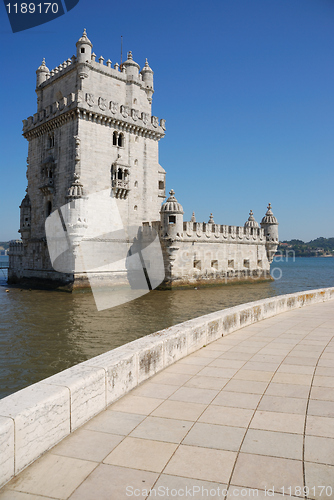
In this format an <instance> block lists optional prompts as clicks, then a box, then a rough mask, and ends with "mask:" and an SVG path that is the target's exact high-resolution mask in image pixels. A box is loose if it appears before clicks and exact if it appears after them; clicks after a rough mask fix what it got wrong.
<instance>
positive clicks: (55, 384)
mask: <svg viewBox="0 0 334 500" xmlns="http://www.w3.org/2000/svg"><path fill="white" fill-rule="evenodd" d="M327 300H334V288H325V289H319V290H312V291H307V292H298V293H294V294H290V295H281V296H277V297H273V298H268V299H264V300H260V301H257V302H250V303H247V304H242V305H239V306H235V307H232V308H229V309H224V310H222V311H217V312H215V313H211V314H208V315H206V316H201V317H199V318H195V319H192V320H190V321H186V322H184V323H181V324H179V325H175V326H172V327H170V328H167V329H165V330H162V331H159V332H156V333H153V334H151V335H148V336H146V337H143V338H140V339H138V340H135V341H133V342H130V343H128V344H126V345H124V346H121V347H119V348H117V349H114V350H112V351H109V352H106V353H104V354H101V355H100V356H97V357H95V358H92V359H90V360H89V361H85V362H84V363H80V364H78V365H76V366H73V367H72V368H69V369H68V370H65V371H63V372H60V373H58V374H57V375H54V376H52V377H49V378H47V379H45V380H43V381H41V382H38V383H37V384H34V385H31V386H30V387H27V388H25V389H22V390H21V391H18V392H16V393H15V394H12V395H11V396H8V397H6V398H4V399H2V400H0V487H1V486H2V485H4V484H5V483H6V482H8V481H9V480H10V479H11V478H12V477H13V476H15V475H16V474H18V473H19V472H20V471H21V470H22V469H24V468H25V467H27V466H28V465H29V464H30V463H32V462H33V461H34V460H36V459H37V458H38V457H39V456H40V455H42V454H43V453H44V452H45V451H47V450H48V449H50V448H51V447H52V446H54V445H55V444H57V443H58V442H59V441H60V440H62V439H63V438H64V437H66V436H67V435H69V434H70V433H71V432H73V431H74V430H75V429H77V428H78V427H79V426H81V425H82V424H83V423H85V422H86V421H87V420H89V419H90V418H92V417H93V416H94V415H96V414H97V413H99V412H101V411H102V410H104V409H105V408H106V407H107V406H108V405H110V404H111V403H113V402H114V401H116V400H117V399H118V398H120V397H122V396H123V395H125V394H126V393H127V392H129V391H130V390H131V389H133V388H134V387H136V386H137V385H139V384H140V383H141V382H143V381H144V380H147V379H148V378H150V377H151V376H153V375H155V374H156V373H157V372H159V371H160V370H162V369H164V368H166V367H167V366H169V365H171V364H172V363H174V362H175V361H177V360H179V359H181V358H183V357H185V356H187V355H188V354H191V353H193V352H195V351H196V350H198V349H200V348H201V347H203V346H204V345H207V344H209V343H210V342H213V341H215V340H217V339H218V338H220V337H221V336H225V335H228V334H230V333H232V332H234V331H236V330H238V329H239V328H243V327H245V326H248V325H251V324H252V323H256V322H258V321H261V320H262V319H266V318H270V317H272V316H275V315H277V314H279V313H281V312H286V311H289V310H292V309H296V308H299V307H303V306H306V305H310V304H315V303H319V302H324V301H327Z"/></svg>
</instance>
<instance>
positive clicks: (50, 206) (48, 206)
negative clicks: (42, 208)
mask: <svg viewBox="0 0 334 500" xmlns="http://www.w3.org/2000/svg"><path fill="white" fill-rule="evenodd" d="M51 212H52V203H51V201H48V202H47V204H46V216H47V217H49V215H50V214H51Z"/></svg>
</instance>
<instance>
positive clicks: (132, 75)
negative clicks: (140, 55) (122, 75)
mask: <svg viewBox="0 0 334 500" xmlns="http://www.w3.org/2000/svg"><path fill="white" fill-rule="evenodd" d="M122 66H123V67H124V68H125V69H126V74H127V77H128V79H134V80H138V74H139V70H140V66H139V64H138V63H136V62H135V61H134V60H133V57H132V52H131V50H130V51H129V52H128V58H127V60H126V61H124V63H123V64H122Z"/></svg>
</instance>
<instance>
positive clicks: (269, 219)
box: [261, 203, 278, 224]
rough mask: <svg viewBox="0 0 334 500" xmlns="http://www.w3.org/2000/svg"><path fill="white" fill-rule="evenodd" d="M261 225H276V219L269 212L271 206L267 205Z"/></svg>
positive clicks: (270, 211)
mask: <svg viewBox="0 0 334 500" xmlns="http://www.w3.org/2000/svg"><path fill="white" fill-rule="evenodd" d="M261 224H278V222H277V219H276V217H275V216H274V214H273V212H272V210H271V204H270V203H269V205H268V210H267V212H266V215H265V216H264V217H263V219H262V221H261Z"/></svg>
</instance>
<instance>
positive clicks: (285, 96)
mask: <svg viewBox="0 0 334 500" xmlns="http://www.w3.org/2000/svg"><path fill="white" fill-rule="evenodd" d="M83 28H86V29H87V33H88V36H89V38H90V40H91V41H92V43H93V50H94V52H95V53H96V54H97V56H98V57H99V56H100V55H103V57H104V58H105V60H106V59H108V58H110V59H111V60H112V62H113V64H114V63H115V62H116V61H118V62H119V60H120V37H121V35H123V40H124V44H123V47H124V52H126V51H128V50H132V51H133V55H134V59H135V60H136V61H137V62H138V63H139V64H140V65H141V66H143V65H144V62H145V57H147V58H148V60H149V63H150V66H151V67H152V69H153V70H154V79H155V80H154V83H155V94H154V96H153V113H154V114H155V115H157V116H159V117H160V118H165V119H166V120H167V133H166V137H165V138H164V139H163V140H161V141H160V163H161V165H162V166H163V167H164V168H165V170H166V171H167V188H168V190H169V189H171V188H173V189H174V190H175V192H176V197H177V199H178V200H179V201H180V203H181V204H182V205H183V207H184V211H185V220H189V219H190V216H191V212H192V211H193V210H195V213H196V218H197V220H198V221H207V220H208V219H209V215H210V212H213V215H214V220H215V222H216V223H221V224H235V225H243V224H244V222H245V220H246V219H247V217H248V212H249V210H250V209H253V211H254V214H255V218H256V220H258V221H260V220H261V218H262V216H263V215H264V213H265V210H266V206H267V204H268V202H269V201H270V202H271V203H272V206H273V211H274V214H275V215H276V217H277V218H278V220H279V223H280V226H279V231H280V239H281V240H283V239H290V238H300V239H303V240H304V241H308V240H310V239H314V238H316V237H318V236H324V237H333V236H334V218H333V204H334V203H333V189H334V168H333V167H334V2H333V0H211V1H210V0H209V1H205V2H199V1H192V2H190V1H189V0H178V1H176V0H168V1H160V0H141V1H138V0H131V1H128V2H122V1H113V0H95V1H94V2H93V1H91V0H80V2H79V4H78V5H77V6H76V7H75V8H74V9H73V10H72V11H70V12H69V13H67V14H65V15H64V16H62V17H60V18H58V19H56V20H54V21H52V22H50V23H48V24H45V25H43V26H41V27H37V28H33V29H30V30H27V31H23V32H20V33H16V34H12V33H11V30H10V25H9V21H8V19H7V17H6V12H5V8H4V6H3V5H2V6H1V7H0V43H1V47H2V56H1V104H2V112H1V122H0V127H1V133H0V137H1V177H0V186H1V189H0V203H1V205H0V208H1V226H0V241H4V240H7V239H12V238H17V237H18V236H19V235H18V233H17V229H18V227H19V209H18V206H19V204H20V202H21V200H22V198H23V197H24V195H25V188H26V177H25V172H26V157H27V152H28V142H27V141H26V140H25V139H24V138H23V137H22V135H21V133H22V119H25V118H27V117H28V116H30V115H32V114H33V113H35V112H36V94H35V81H36V80H35V78H36V75H35V71H36V69H37V67H38V66H39V64H40V63H41V60H42V58H43V57H45V58H46V64H47V66H48V67H49V68H50V69H51V68H54V67H55V66H57V65H59V64H60V63H62V62H63V61H64V60H65V59H67V58H68V57H71V56H72V55H73V54H74V53H75V50H76V49H75V43H76V41H77V40H78V38H79V37H80V36H81V34H82V31H83Z"/></svg>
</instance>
